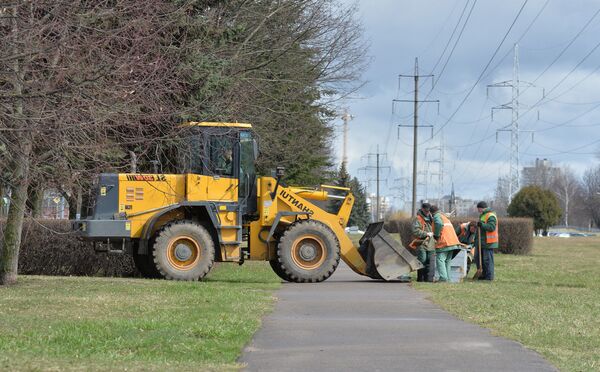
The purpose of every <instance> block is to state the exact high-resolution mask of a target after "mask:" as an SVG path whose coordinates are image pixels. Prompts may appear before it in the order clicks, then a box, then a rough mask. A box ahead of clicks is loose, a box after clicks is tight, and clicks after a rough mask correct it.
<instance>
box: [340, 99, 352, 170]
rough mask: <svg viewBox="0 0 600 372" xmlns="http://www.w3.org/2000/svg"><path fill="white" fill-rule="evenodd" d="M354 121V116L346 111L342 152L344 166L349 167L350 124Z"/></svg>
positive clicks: (343, 116)
mask: <svg viewBox="0 0 600 372" xmlns="http://www.w3.org/2000/svg"><path fill="white" fill-rule="evenodd" d="M352 119H354V116H353V115H350V114H349V113H348V110H345V111H344V114H343V115H342V120H343V121H344V143H343V150H342V164H344V165H345V166H348V122H349V121H350V120H352Z"/></svg>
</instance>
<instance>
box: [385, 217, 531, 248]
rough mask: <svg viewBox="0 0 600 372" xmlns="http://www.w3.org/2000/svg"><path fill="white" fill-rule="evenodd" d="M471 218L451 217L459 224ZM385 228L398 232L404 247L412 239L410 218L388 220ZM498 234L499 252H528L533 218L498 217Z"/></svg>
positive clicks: (391, 231)
mask: <svg viewBox="0 0 600 372" xmlns="http://www.w3.org/2000/svg"><path fill="white" fill-rule="evenodd" d="M471 220H472V219H467V218H460V217H459V218H453V219H451V221H452V224H453V225H454V226H455V227H456V226H458V225H459V224H461V223H463V222H467V221H471ZM386 230H387V231H388V232H390V233H400V237H401V238H402V244H403V245H404V246H405V247H406V246H408V243H410V241H411V240H412V219H409V218H405V219H400V220H394V221H388V222H387V223H386ZM498 234H499V235H500V252H502V253H507V254H523V255H524V254H529V253H531V248H532V246H533V220H532V219H530V218H500V219H499V221H498Z"/></svg>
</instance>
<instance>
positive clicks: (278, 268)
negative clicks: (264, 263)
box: [269, 258, 292, 282]
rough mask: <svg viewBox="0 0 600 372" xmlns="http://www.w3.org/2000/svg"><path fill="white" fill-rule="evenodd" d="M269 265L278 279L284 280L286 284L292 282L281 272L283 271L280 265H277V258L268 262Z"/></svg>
mask: <svg viewBox="0 0 600 372" xmlns="http://www.w3.org/2000/svg"><path fill="white" fill-rule="evenodd" d="M269 264H270V265H271V268H272V269H273V271H274V272H275V274H277V276H278V277H280V278H281V279H283V280H285V281H286V282H291V281H292V279H291V278H290V277H289V276H288V275H287V274H286V273H284V272H283V269H282V268H281V265H280V264H279V260H278V259H277V258H276V259H274V260H270V261H269Z"/></svg>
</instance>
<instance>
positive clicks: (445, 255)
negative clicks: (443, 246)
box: [435, 251, 452, 282]
mask: <svg viewBox="0 0 600 372" xmlns="http://www.w3.org/2000/svg"><path fill="white" fill-rule="evenodd" d="M436 253H437V254H436V256H437V257H436V261H435V268H436V270H437V274H438V278H439V279H438V280H439V281H440V282H448V281H450V262H451V261H452V251H445V252H440V251H437V252H436Z"/></svg>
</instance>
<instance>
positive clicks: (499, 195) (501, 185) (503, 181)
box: [493, 176, 510, 217]
mask: <svg viewBox="0 0 600 372" xmlns="http://www.w3.org/2000/svg"><path fill="white" fill-rule="evenodd" d="M508 183H509V180H508V176H501V177H498V184H497V186H496V191H495V192H494V203H493V204H494V210H495V211H496V213H498V215H499V216H500V217H505V216H506V215H507V212H506V210H507V208H508V204H509V199H510V195H509V192H508V190H509V187H508Z"/></svg>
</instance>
